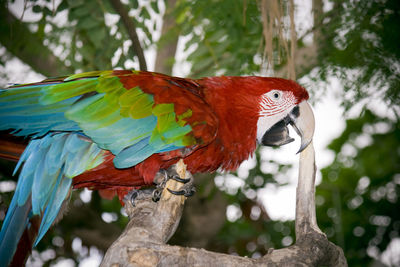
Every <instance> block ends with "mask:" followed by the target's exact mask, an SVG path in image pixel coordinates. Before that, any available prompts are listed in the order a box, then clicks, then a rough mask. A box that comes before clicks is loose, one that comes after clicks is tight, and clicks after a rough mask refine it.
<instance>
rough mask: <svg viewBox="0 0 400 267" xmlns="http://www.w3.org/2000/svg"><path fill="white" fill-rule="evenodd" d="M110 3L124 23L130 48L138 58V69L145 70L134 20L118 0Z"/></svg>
mask: <svg viewBox="0 0 400 267" xmlns="http://www.w3.org/2000/svg"><path fill="white" fill-rule="evenodd" d="M110 3H111V5H112V6H113V8H114V9H115V11H117V13H118V14H119V15H120V16H121V20H122V23H123V24H124V26H125V28H126V31H127V33H128V35H129V38H130V39H131V41H132V49H133V51H134V52H135V54H136V55H137V57H138V59H139V66H140V70H147V64H146V59H145V57H144V53H143V49H142V46H141V45H140V42H139V37H138V35H137V33H136V26H135V22H134V21H133V19H132V18H130V17H129V14H128V11H126V9H125V7H124V6H123V5H122V3H121V1H119V0H110Z"/></svg>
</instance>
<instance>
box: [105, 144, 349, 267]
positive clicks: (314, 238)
mask: <svg viewBox="0 0 400 267" xmlns="http://www.w3.org/2000/svg"><path fill="white" fill-rule="evenodd" d="M180 164H182V161H181V163H180ZM181 166H182V165H181ZM181 168H182V167H179V166H178V167H177V169H178V170H180V169H181ZM181 173H182V174H181V177H187V176H186V174H184V172H181ZM314 181H315V156H314V148H313V145H312V143H311V144H310V145H309V146H308V147H307V148H306V149H305V150H304V151H303V152H302V153H301V154H300V170H299V184H298V188H297V194H296V243H295V244H294V245H293V246H290V247H287V248H283V249H278V250H271V251H270V252H269V253H268V254H267V255H265V256H264V257H262V258H259V259H250V258H246V257H238V256H233V255H227V254H222V253H215V252H210V251H206V250H204V249H196V248H185V247H179V246H170V245H167V244H165V242H167V241H168V239H169V238H170V237H171V235H172V234H173V233H174V230H175V229H176V226H177V222H179V220H180V216H181V214H182V209H183V204H184V200H185V199H184V197H182V196H174V195H171V194H169V193H168V191H166V190H164V192H163V196H162V198H161V200H160V203H154V202H152V201H151V200H150V198H148V199H143V200H141V201H140V202H138V203H137V205H136V207H132V206H129V205H128V209H127V213H128V214H129V216H130V218H131V221H130V222H129V224H128V225H127V227H126V229H125V231H124V232H123V234H122V235H121V236H120V237H119V239H118V240H117V241H115V243H114V244H113V245H112V246H111V247H110V249H109V250H108V251H107V253H106V255H105V257H104V259H103V262H102V265H101V266H335V267H336V266H347V262H346V259H345V257H344V254H343V251H342V249H341V248H339V247H337V246H336V245H334V244H333V243H331V242H329V241H328V239H327V238H326V236H325V234H323V233H322V232H321V231H320V230H319V228H318V225H317V222H316V215H315V202H314ZM167 187H169V188H171V189H176V188H178V187H179V183H177V182H175V181H169V182H168V184H167Z"/></svg>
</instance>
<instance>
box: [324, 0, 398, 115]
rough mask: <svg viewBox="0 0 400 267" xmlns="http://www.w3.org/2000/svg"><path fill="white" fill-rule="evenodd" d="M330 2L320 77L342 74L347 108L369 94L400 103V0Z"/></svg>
mask: <svg viewBox="0 0 400 267" xmlns="http://www.w3.org/2000/svg"><path fill="white" fill-rule="evenodd" d="M332 5H333V8H332V10H331V11H329V12H327V13H325V14H323V15H322V17H321V22H320V23H321V24H322V25H320V27H321V30H322V35H321V36H322V38H321V39H320V40H318V44H319V49H318V60H319V64H318V65H319V67H321V69H320V73H319V76H317V77H318V78H322V79H325V78H326V77H327V76H328V75H334V76H336V77H338V78H339V79H340V80H341V83H342V84H343V86H344V89H345V91H346V92H347V94H346V95H345V98H344V101H343V104H344V106H345V107H346V108H347V109H350V108H351V107H352V106H353V104H354V101H355V100H356V101H361V100H365V101H367V102H368V99H369V98H380V99H382V100H384V101H385V103H386V104H387V105H388V106H391V107H393V106H397V107H398V106H400V98H399V91H400V49H399V44H400V26H399V25H400V1H398V0H384V1H377V0H362V1H361V0H358V1H345V0H337V1H332ZM397 112H400V111H399V110H397ZM397 115H398V116H399V115H400V114H399V113H398V114H397Z"/></svg>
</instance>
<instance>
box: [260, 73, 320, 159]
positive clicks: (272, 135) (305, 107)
mask: <svg viewBox="0 0 400 267" xmlns="http://www.w3.org/2000/svg"><path fill="white" fill-rule="evenodd" d="M264 82H267V83H268V86H262V87H264V88H268V89H267V92H265V89H264V92H261V94H260V95H259V106H258V108H259V110H258V115H259V117H258V121H257V142H258V143H259V144H262V145H265V146H281V145H285V144H288V143H290V142H292V141H294V139H293V138H291V137H290V136H289V130H288V128H287V126H288V125H291V126H292V127H293V128H294V130H295V131H296V132H297V134H298V135H299V136H300V137H301V145H300V149H299V151H298V152H297V153H299V152H301V151H303V150H304V149H305V148H306V147H307V146H308V144H310V143H311V141H312V138H313V135H314V127H315V121H314V114H313V111H312V109H311V107H310V105H309V104H308V102H307V99H308V93H307V91H306V90H305V89H304V88H303V87H301V86H300V85H299V84H297V83H296V82H294V81H290V80H285V79H278V78H273V79H271V78H268V80H265V81H264Z"/></svg>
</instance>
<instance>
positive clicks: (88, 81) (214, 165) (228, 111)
mask: <svg viewBox="0 0 400 267" xmlns="http://www.w3.org/2000/svg"><path fill="white" fill-rule="evenodd" d="M308 98H309V94H308V92H307V91H306V89H305V88H303V87H302V86H300V85H299V84H298V83H296V82H295V81H292V80H287V79H283V78H272V77H260V76H218V77H205V78H199V79H189V78H179V77H172V76H168V75H164V74H161V73H155V72H148V71H136V70H110V71H92V72H84V73H79V74H74V75H70V76H63V77H57V78H49V79H45V80H43V81H41V82H37V83H30V84H16V85H12V86H10V87H8V88H5V89H0V131H2V132H6V133H7V134H11V135H13V136H16V137H17V138H23V139H24V140H26V142H27V145H26V148H25V149H24V150H23V152H22V154H21V155H20V156H19V161H18V163H17V165H16V167H15V170H14V175H15V174H16V173H17V172H19V178H18V182H17V185H16V189H15V193H14V196H13V198H12V201H11V203H10V205H9V208H8V211H7V214H6V216H5V219H4V221H3V226H2V229H1V232H0V262H2V263H5V265H8V264H10V263H11V262H13V261H15V260H16V259H15V258H16V257H14V259H13V255H14V254H15V255H16V254H17V253H16V251H17V248H18V249H19V247H20V246H21V245H19V242H20V239H22V237H23V236H27V237H28V239H29V242H28V244H29V245H30V246H31V247H32V246H35V245H36V244H37V243H38V242H39V241H40V240H41V239H42V238H43V236H44V235H45V233H46V232H47V231H48V230H49V228H50V227H51V226H52V224H53V223H54V221H55V219H56V218H57V214H58V213H59V212H60V209H61V207H62V205H63V202H64V201H66V200H68V199H69V197H70V193H71V189H72V188H74V189H79V188H88V189H90V190H99V191H100V192H101V193H102V194H104V195H105V196H109V197H112V196H115V195H117V196H118V197H119V198H120V200H121V199H123V198H124V197H125V196H126V195H127V194H128V193H129V192H130V191H131V190H133V189H138V188H141V187H143V186H149V185H153V183H154V179H155V176H156V174H157V173H159V172H160V171H162V170H167V169H168V168H170V167H171V166H172V165H174V164H175V163H177V162H178V161H179V160H180V159H183V161H184V163H185V164H186V165H187V170H188V171H189V172H190V173H193V174H194V173H199V172H215V171H234V170H236V169H237V168H238V167H239V165H240V163H242V162H243V161H245V160H246V159H248V158H249V157H250V156H251V155H252V154H253V153H254V151H255V149H256V147H257V145H258V144H259V145H265V146H281V145H285V144H287V143H290V142H292V141H293V140H294V139H293V138H291V137H290V136H289V130H288V126H289V125H291V126H292V127H293V129H294V130H295V131H296V133H297V134H298V135H299V136H300V137H301V144H300V149H299V152H301V151H302V150H304V149H305V148H306V147H307V145H308V144H309V143H310V142H311V141H312V138H313V134H314V115H313V112H312V109H311V106H310V105H309V103H308V102H307V100H308ZM3 152H4V151H3ZM3 152H2V153H0V156H1V155H5V154H4V153H3ZM17 158H18V157H17ZM175 193H177V194H182V192H175ZM189 193H191V192H188V191H183V194H185V195H190V194H189ZM27 232H29V234H27ZM31 232H35V234H31Z"/></svg>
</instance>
